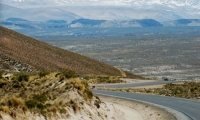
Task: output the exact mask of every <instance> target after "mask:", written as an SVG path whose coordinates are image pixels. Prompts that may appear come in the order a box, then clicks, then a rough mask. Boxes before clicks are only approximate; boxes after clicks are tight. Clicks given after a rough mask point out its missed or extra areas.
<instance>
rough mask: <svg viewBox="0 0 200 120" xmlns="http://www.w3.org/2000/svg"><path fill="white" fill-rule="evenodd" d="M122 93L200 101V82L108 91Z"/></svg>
mask: <svg viewBox="0 0 200 120" xmlns="http://www.w3.org/2000/svg"><path fill="white" fill-rule="evenodd" d="M106 90H112V91H121V92H136V93H148V94H156V95H164V96H173V97H181V98H187V99H200V82H184V83H181V84H172V83H170V84H166V85H164V86H163V87H162V88H123V89H114V88H113V89H106Z"/></svg>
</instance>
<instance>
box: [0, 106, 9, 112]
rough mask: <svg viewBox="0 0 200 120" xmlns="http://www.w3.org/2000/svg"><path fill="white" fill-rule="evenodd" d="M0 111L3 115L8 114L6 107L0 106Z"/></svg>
mask: <svg viewBox="0 0 200 120" xmlns="http://www.w3.org/2000/svg"><path fill="white" fill-rule="evenodd" d="M0 111H2V112H4V113H9V108H8V107H7V106H0Z"/></svg>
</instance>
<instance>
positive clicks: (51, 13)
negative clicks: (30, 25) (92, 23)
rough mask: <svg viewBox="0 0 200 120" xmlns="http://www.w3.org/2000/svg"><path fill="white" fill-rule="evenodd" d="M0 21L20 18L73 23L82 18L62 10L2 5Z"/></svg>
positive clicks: (0, 5)
mask: <svg viewBox="0 0 200 120" xmlns="http://www.w3.org/2000/svg"><path fill="white" fill-rule="evenodd" d="M0 7H1V11H0V14H1V17H0V19H1V20H2V19H4V20H5V19H8V18H18V19H26V20H29V21H40V22H41V21H48V20H51V19H53V20H65V21H72V20H75V19H78V18H80V16H78V15H76V14H74V13H71V12H68V11H65V10H63V9H60V8H40V7H39V8H29V9H24V8H17V7H13V6H10V5H5V4H0Z"/></svg>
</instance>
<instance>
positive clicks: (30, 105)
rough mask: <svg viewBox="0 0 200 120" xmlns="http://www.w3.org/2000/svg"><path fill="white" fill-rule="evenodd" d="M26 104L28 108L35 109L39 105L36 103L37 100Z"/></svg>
mask: <svg viewBox="0 0 200 120" xmlns="http://www.w3.org/2000/svg"><path fill="white" fill-rule="evenodd" d="M25 104H26V106H27V107H28V108H31V109H32V108H35V107H36V105H37V102H36V101H35V100H28V101H26V102H25Z"/></svg>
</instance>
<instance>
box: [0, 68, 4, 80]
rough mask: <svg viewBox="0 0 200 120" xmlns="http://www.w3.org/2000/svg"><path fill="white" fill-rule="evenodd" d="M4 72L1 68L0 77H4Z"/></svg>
mask: <svg viewBox="0 0 200 120" xmlns="http://www.w3.org/2000/svg"><path fill="white" fill-rule="evenodd" d="M3 73H4V72H3V71H1V70H0V79H1V78H3V77H2V75H3Z"/></svg>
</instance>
